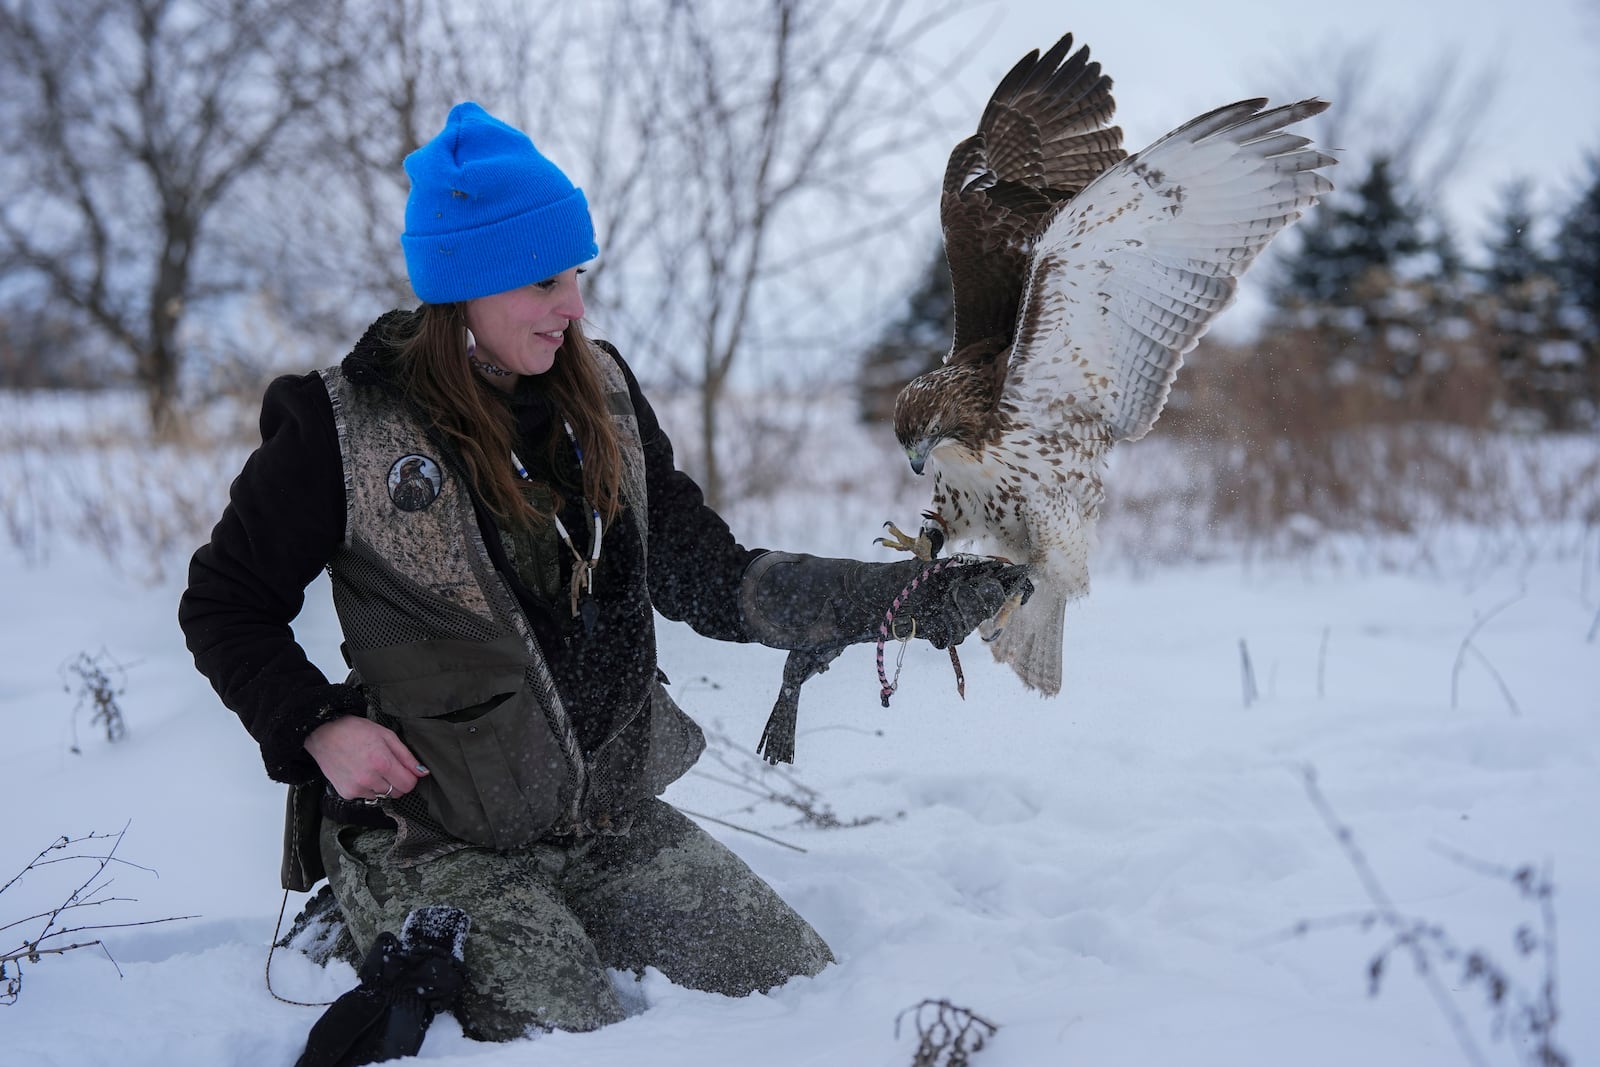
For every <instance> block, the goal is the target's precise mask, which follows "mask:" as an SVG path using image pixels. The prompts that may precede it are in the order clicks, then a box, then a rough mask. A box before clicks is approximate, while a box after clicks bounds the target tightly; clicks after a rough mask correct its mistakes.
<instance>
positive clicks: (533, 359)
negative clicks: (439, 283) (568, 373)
mask: <svg viewBox="0 0 1600 1067" xmlns="http://www.w3.org/2000/svg"><path fill="white" fill-rule="evenodd" d="M581 273H582V268H580V267H571V268H569V269H567V270H564V271H562V272H561V273H560V274H557V275H556V276H555V277H553V278H546V279H545V280H544V281H542V282H535V283H533V284H532V285H525V286H523V287H522V288H520V289H508V290H506V291H505V292H503V293H495V294H494V295H493V296H480V297H478V298H477V299H476V300H469V301H467V329H469V330H471V331H472V334H473V336H474V337H476V338H477V341H478V351H477V356H478V358H479V359H481V360H483V361H485V362H487V363H492V364H494V365H495V366H497V367H499V368H500V369H502V370H508V371H510V372H511V373H512V374H513V375H520V374H543V373H544V372H545V371H547V370H549V369H550V368H551V367H552V366H553V365H554V364H555V361H556V350H557V349H559V348H560V347H561V341H562V337H563V335H564V333H565V331H566V329H567V324H568V323H570V322H574V321H576V320H577V319H581V318H583V296H582V294H580V293H579V292H578V275H579V274H581ZM491 380H492V381H494V382H495V384H496V385H504V386H505V387H507V388H509V387H510V386H511V385H513V384H514V383H515V380H516V379H515V378H499V377H495V378H492V379H491Z"/></svg>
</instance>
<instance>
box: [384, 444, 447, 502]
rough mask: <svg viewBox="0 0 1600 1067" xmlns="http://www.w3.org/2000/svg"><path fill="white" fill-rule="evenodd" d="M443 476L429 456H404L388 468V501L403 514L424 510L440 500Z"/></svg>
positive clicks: (437, 465)
mask: <svg viewBox="0 0 1600 1067" xmlns="http://www.w3.org/2000/svg"><path fill="white" fill-rule="evenodd" d="M443 488H444V475H443V474H442V473H440V471H439V464H437V463H435V462H434V461H433V460H431V459H429V458H428V457H427V456H418V455H410V456H401V457H400V458H399V459H397V460H395V461H394V466H392V467H390V468H389V499H390V500H392V501H394V506H395V507H397V508H399V509H400V510H401V511H421V510H422V509H423V508H425V507H427V506H428V505H429V504H431V503H433V502H434V501H435V500H437V499H438V497H439V490H441V489H443Z"/></svg>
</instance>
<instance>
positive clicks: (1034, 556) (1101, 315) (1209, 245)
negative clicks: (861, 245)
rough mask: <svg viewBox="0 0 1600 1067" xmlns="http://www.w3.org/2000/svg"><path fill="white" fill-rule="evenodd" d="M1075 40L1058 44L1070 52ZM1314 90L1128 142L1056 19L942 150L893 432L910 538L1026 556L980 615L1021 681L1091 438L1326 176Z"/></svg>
mask: <svg viewBox="0 0 1600 1067" xmlns="http://www.w3.org/2000/svg"><path fill="white" fill-rule="evenodd" d="M1069 53H1070V54H1069ZM1327 106H1328V104H1327V102H1326V101H1323V100H1317V99H1310V100H1302V101H1300V102H1298V103H1294V104H1289V105H1287V106H1282V107H1273V108H1268V106H1267V101H1266V100H1264V99H1256V100H1244V101H1240V102H1239V103H1236V104H1229V105H1228V106H1226V107H1220V108H1217V109H1216V110H1215V111H1210V112H1207V113H1206V114H1204V115H1201V116H1199V117H1198V118H1195V119H1192V120H1190V121H1189V122H1187V123H1185V124H1183V125H1182V126H1180V127H1178V128H1177V129H1176V130H1174V131H1172V132H1171V133H1169V134H1167V135H1166V136H1165V137H1163V138H1161V139H1160V140H1158V141H1156V142H1155V143H1154V144H1152V145H1150V146H1149V147H1148V148H1146V149H1144V150H1143V151H1141V152H1136V153H1134V154H1133V155H1128V153H1127V152H1125V151H1124V150H1123V148H1122V131H1121V129H1120V128H1118V127H1115V126H1111V125H1109V123H1110V120H1111V115H1112V112H1113V110H1114V107H1115V104H1114V103H1113V100H1112V96H1111V79H1110V78H1109V77H1107V76H1105V75H1104V74H1102V73H1101V71H1100V64H1099V63H1095V62H1091V61H1090V59H1089V50H1088V48H1086V47H1085V48H1080V49H1079V50H1078V51H1077V52H1075V53H1074V52H1072V36H1071V35H1070V34H1068V35H1067V36H1065V37H1062V38H1061V40H1060V41H1058V42H1057V43H1056V45H1055V47H1053V48H1051V49H1050V50H1049V51H1048V52H1046V53H1045V54H1044V55H1043V57H1041V56H1040V55H1039V52H1038V51H1037V50H1035V51H1033V52H1030V53H1029V54H1028V55H1026V56H1024V57H1023V58H1022V59H1021V60H1020V61H1019V62H1018V63H1017V65H1016V66H1015V67H1013V68H1012V69H1011V71H1010V73H1008V74H1007V75H1006V76H1005V78H1003V79H1002V80H1001V82H1000V84H999V86H998V87H997V88H996V89H995V91H994V95H993V96H992V97H990V99H989V103H988V106H987V107H986V108H985V109H984V112H983V117H982V119H981V120H980V121H979V123H978V130H977V132H976V133H975V134H973V135H972V136H971V137H968V138H967V139H966V140H964V141H962V142H961V143H960V144H958V145H956V147H955V150H954V151H953V152H952V153H951V154H950V162H949V165H948V167H947V168H946V170H945V178H944V189H943V193H942V196H941V199H940V221H941V223H942V225H943V229H944V245H945V256H946V258H947V259H948V261H949V264H950V275H951V282H952V286H953V290H954V296H955V336H954V337H953V338H952V340H951V342H950V350H949V352H948V353H947V354H946V355H945V357H944V363H943V365H942V366H940V367H939V368H938V369H936V370H933V371H930V372H929V373H927V374H924V375H922V376H920V377H918V378H916V379H914V380H913V381H911V382H910V383H909V384H908V385H906V387H905V388H904V389H903V390H901V392H900V394H899V396H898V397H897V398H896V400H895V412H894V428H895V436H896V437H897V438H898V439H899V441H900V444H901V446H902V447H903V448H904V449H905V452H906V455H907V457H908V458H909V459H910V462H911V468H912V470H914V471H915V472H916V473H917V474H922V473H923V472H924V471H925V470H931V471H932V472H933V480H934V481H933V500H932V504H931V506H930V508H929V509H928V510H927V511H926V512H924V513H923V515H924V521H923V524H922V527H921V532H920V536H918V537H917V538H910V537H908V536H907V535H905V534H904V533H902V532H901V531H900V530H899V529H897V528H895V527H894V526H893V524H888V525H889V529H890V531H891V533H892V535H893V536H892V537H891V538H888V539H885V541H886V543H888V544H890V545H892V546H894V547H899V548H906V549H911V550H914V551H918V552H919V554H921V555H923V556H924V557H926V558H931V556H932V555H933V554H934V553H936V552H937V551H938V550H939V548H940V547H942V545H943V544H944V543H945V542H946V541H951V542H968V543H971V544H972V545H973V546H974V548H975V550H976V551H979V552H983V553H986V554H993V555H998V556H1002V557H1005V558H1007V559H1010V560H1011V561H1013V562H1018V563H1026V565H1027V566H1028V568H1029V577H1030V579H1031V580H1032V582H1033V593H1032V596H1031V597H1030V598H1028V600H1027V601H1026V603H1025V604H1011V605H1007V608H1006V609H1004V610H1002V612H1001V615H1000V616H998V617H997V618H996V620H994V622H993V623H992V624H990V626H989V627H988V628H987V629H986V630H985V632H984V636H985V638H986V639H989V640H990V642H991V644H990V648H991V649H992V651H993V652H994V655H995V658H996V659H998V660H1000V661H1002V662H1004V663H1008V664H1010V665H1011V667H1012V668H1013V669H1014V670H1015V671H1016V673H1017V675H1018V676H1019V677H1020V678H1021V679H1022V681H1023V682H1024V683H1025V684H1026V685H1028V686H1029V687H1030V688H1033V689H1036V690H1038V691H1039V692H1041V693H1043V694H1046V695H1053V694H1055V693H1057V692H1058V691H1059V690H1060V688H1061V652H1062V629H1063V623H1064V620H1065V615H1066V606H1067V604H1068V602H1069V601H1071V600H1073V599H1075V598H1077V597H1080V596H1083V595H1084V594H1085V593H1086V592H1087V591H1088V588H1089V571H1088V555H1089V549H1090V546H1091V544H1092V540H1093V534H1094V526H1095V522H1096V519H1097V518H1098V516H1099V514H1100V505H1101V501H1102V500H1103V499H1104V497H1105V490H1104V486H1103V483H1102V476H1103V474H1104V472H1105V468H1106V455H1107V453H1108V452H1109V450H1110V449H1111V447H1112V446H1113V445H1115V444H1116V443H1117V442H1119V441H1134V440H1138V439H1139V438H1140V437H1143V436H1144V435H1145V434H1146V433H1147V432H1149V430H1150V427H1151V426H1152V425H1153V424H1154V423H1155V421H1156V419H1157V417H1159V416H1160V414H1161V409H1162V406H1163V405H1164V404H1165V403H1166V399H1167V393H1168V391H1169V390H1170V389H1171V387H1172V382H1173V379H1174V377H1175V376H1176V375H1177V372H1178V367H1179V365H1180V364H1181V363H1182V362H1183V356H1184V354H1185V353H1187V352H1188V351H1189V350H1190V349H1192V348H1194V346H1195V344H1196V343H1197V342H1198V341H1199V339H1200V337H1201V335H1202V334H1204V333H1205V332H1206V330H1207V329H1209V328H1210V326H1211V323H1212V322H1213V321H1214V320H1215V319H1216V317H1217V315H1218V314H1219V313H1220V312H1221V311H1222V310H1223V309H1224V308H1226V307H1227V306H1228V305H1229V304H1230V303H1232V301H1233V298H1234V292H1235V289H1236V287H1237V285H1238V279H1239V277H1240V275H1242V274H1243V273H1244V271H1245V269H1246V268H1247V267H1249V266H1250V264H1251V262H1252V261H1254V259H1255V257H1256V255H1257V254H1258V253H1259V252H1260V251H1261V249H1263V248H1264V247H1266V245H1267V243H1268V242H1269V241H1271V240H1272V238H1273V237H1274V236H1275V235H1277V234H1278V233H1279V232H1280V231H1281V230H1282V229H1283V228H1284V227H1286V226H1288V225H1289V224H1290V223H1292V222H1294V221H1295V220H1296V219H1298V218H1299V217H1300V215H1301V213H1302V212H1304V211H1305V210H1306V209H1307V208H1309V207H1310V206H1311V205H1313V204H1314V203H1316V202H1317V199H1318V198H1319V197H1321V196H1323V195H1324V194H1326V193H1327V192H1329V191H1330V190H1331V189H1332V188H1333V186H1332V183H1330V182H1329V181H1328V179H1327V178H1326V177H1325V176H1324V175H1323V174H1322V173H1321V170H1322V168H1324V167H1327V166H1330V165H1332V164H1333V163H1334V162H1335V161H1334V159H1333V157H1331V156H1329V155H1327V154H1326V153H1323V152H1321V151H1318V150H1316V149H1315V148H1313V147H1312V146H1311V142H1310V140H1309V139H1307V138H1306V137H1303V136H1300V135H1298V134H1295V133H1292V132H1289V128H1290V127H1292V126H1293V125H1295V124H1296V123H1298V122H1300V121H1302V120H1304V119H1306V118H1308V117H1310V116H1312V115H1315V114H1318V113H1319V112H1321V111H1323V110H1324V109H1325V108H1326V107H1327Z"/></svg>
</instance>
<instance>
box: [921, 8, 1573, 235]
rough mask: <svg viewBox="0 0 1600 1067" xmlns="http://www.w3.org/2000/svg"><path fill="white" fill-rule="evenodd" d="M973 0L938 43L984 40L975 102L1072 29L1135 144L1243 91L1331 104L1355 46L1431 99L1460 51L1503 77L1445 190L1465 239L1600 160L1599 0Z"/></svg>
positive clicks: (1465, 66) (1382, 74)
mask: <svg viewBox="0 0 1600 1067" xmlns="http://www.w3.org/2000/svg"><path fill="white" fill-rule="evenodd" d="M975 7H976V10H975V11H974V12H972V13H969V14H963V15H962V16H960V17H958V18H957V19H956V20H955V22H954V23H952V24H951V26H950V27H947V32H948V34H949V36H948V38H940V39H939V40H940V43H939V45H938V47H939V48H940V49H942V48H943V47H945V45H944V43H943V42H944V40H946V39H949V40H950V46H951V47H959V41H960V40H961V39H962V38H963V37H965V38H967V39H976V40H978V41H979V42H980V44H979V48H978V51H977V53H976V55H975V57H974V59H973V62H972V63H971V65H970V67H969V68H968V69H967V70H966V71H965V72H964V73H963V79H964V80H965V81H968V82H970V84H971V85H972V87H973V92H974V95H975V96H977V97H978V98H979V101H980V103H981V100H982V99H983V98H984V97H985V96H986V95H987V93H988V91H989V90H991V89H992V88H993V86H994V84H995V83H996V82H997V81H998V80H999V78H1000V76H1001V75H1003V74H1004V73H1005V71H1006V70H1007V69H1008V68H1009V66H1010V65H1011V64H1012V63H1013V62H1015V61H1016V60H1017V58H1019V57H1020V56H1021V55H1022V54H1023V53H1025V52H1027V51H1028V50H1029V49H1031V48H1035V47H1045V46H1048V45H1049V44H1051V43H1053V42H1054V41H1055V39H1056V38H1057V37H1058V36H1060V34H1061V33H1063V32H1067V31H1070V32H1072V34H1073V36H1074V37H1075V39H1076V41H1077V43H1079V44H1087V45H1089V47H1090V51H1091V54H1092V55H1093V56H1094V58H1095V59H1097V60H1099V61H1100V62H1101V64H1102V66H1103V67H1104V69H1105V72H1106V73H1107V74H1110V75H1111V76H1112V78H1113V79H1114V80H1115V82H1116V99H1117V105H1118V107H1117V121H1118V122H1119V123H1120V124H1121V125H1122V127H1123V130H1124V131H1125V133H1126V140H1127V144H1128V147H1129V148H1130V149H1132V148H1138V147H1142V146H1143V145H1145V144H1148V143H1149V142H1150V141H1152V140H1154V139H1155V138H1156V137H1159V136H1160V135H1161V134H1163V133H1165V132H1167V131H1168V130H1169V129H1172V128H1173V127H1175V126H1177V125H1179V124H1181V123H1182V122H1184V121H1185V120H1187V119H1189V118H1191V117H1193V116H1194V115H1197V114H1199V113H1201V112H1204V111H1207V110H1210V109H1211V108H1213V107H1216V106H1218V105H1220V104H1224V103H1228V102H1230V101H1232V100H1235V99H1239V98H1242V97H1248V96H1270V97H1274V98H1277V97H1280V96H1283V95H1286V94H1289V93H1293V94H1295V95H1297V96H1312V95H1320V96H1325V97H1331V96H1332V95H1333V92H1334V88H1335V87H1334V86H1331V85H1327V84H1320V83H1321V82H1326V81H1327V80H1329V79H1328V78H1327V77H1326V71H1322V72H1319V71H1318V69H1317V67H1318V65H1319V63H1330V64H1331V62H1332V57H1334V56H1336V55H1338V54H1339V53H1340V52H1341V51H1343V50H1347V49H1348V48H1349V47H1351V46H1360V45H1363V44H1370V45H1372V46H1373V48H1374V50H1375V54H1374V59H1373V69H1374V71H1375V72H1377V74H1378V77H1379V78H1380V79H1381V83H1380V84H1381V85H1382V86H1383V88H1384V89H1386V90H1387V91H1388V92H1390V93H1393V94H1395V98H1396V100H1397V101H1404V102H1406V103H1409V102H1410V101H1412V100H1414V99H1415V98H1416V97H1417V95H1418V94H1419V93H1420V92H1421V91H1423V90H1424V87H1425V84H1426V81H1427V78H1426V75H1427V73H1428V72H1430V71H1434V70H1436V69H1437V63H1438V62H1439V59H1440V57H1441V56H1447V55H1452V54H1454V55H1456V56H1458V57H1459V64H1460V68H1461V69H1462V70H1463V71H1464V72H1492V73H1494V74H1495V75H1496V79H1495V85H1496V88H1495V92H1494V96H1493V99H1492V103H1491V106H1490V107H1489V108H1488V113H1487V114H1486V115H1485V116H1484V119H1483V125H1482V134H1481V137H1480V140H1479V145H1478V148H1477V150H1476V152H1475V153H1474V154H1473V155H1471V156H1470V157H1469V158H1468V159H1467V161H1466V162H1465V163H1464V165H1463V166H1462V167H1461V169H1460V172H1459V174H1458V176H1457V177H1456V178H1455V179H1454V181H1453V183H1452V185H1451V186H1450V187H1449V188H1448V190H1447V192H1448V198H1447V206H1448V207H1449V208H1450V209H1451V211H1452V214H1453V216H1454V219H1455V222H1456V223H1457V225H1458V226H1460V227H1461V228H1462V229H1463V230H1464V231H1465V232H1464V233H1463V236H1464V237H1466V236H1468V234H1470V233H1472V232H1475V231H1477V230H1478V229H1479V228H1480V227H1481V225H1482V219H1483V217H1484V216H1485V215H1486V214H1487V213H1488V211H1489V209H1490V206H1491V205H1492V204H1493V203H1494V199H1495V193H1496V191H1497V190H1498V189H1499V187H1500V186H1502V185H1503V184H1504V183H1505V182H1507V181H1509V180H1510V179H1512V178H1514V177H1518V176H1527V177H1530V178H1532V179H1534V181H1535V186H1536V191H1537V192H1538V193H1539V194H1541V195H1543V196H1546V197H1555V198H1561V197H1563V196H1564V195H1570V192H1571V191H1572V190H1573V189H1575V188H1576V186H1577V183H1578V180H1579V176H1580V174H1581V173H1582V169H1583V167H1582V164H1583V160H1584V158H1585V154H1586V153H1589V154H1593V153H1596V152H1600V0H1337V2H1333V3H1323V4H1316V5H1310V4H1297V3H1294V2H1293V0H1195V2H1184V3H1177V2H1172V0H1145V2H1142V3H1135V2H1127V3H1123V2H1117V0H1101V2H1100V3H1062V2H1059V0H1057V2H1050V0H994V2H991V3H988V4H977V5H975ZM1319 73H1320V74H1322V75H1323V76H1321V77H1319ZM1373 99H1374V100H1375V101H1376V100H1381V99H1382V97H1381V96H1380V95H1379V94H1373ZM1334 103H1335V106H1337V105H1338V101H1337V100H1335V101H1334ZM976 118H977V116H976V113H974V116H973V120H974V123H975V122H976ZM1335 147H1337V146H1335ZM1337 177H1339V175H1336V178H1337ZM1344 177H1346V178H1348V175H1345V176H1344Z"/></svg>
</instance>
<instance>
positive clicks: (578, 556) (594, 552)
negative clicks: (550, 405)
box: [511, 418, 604, 628]
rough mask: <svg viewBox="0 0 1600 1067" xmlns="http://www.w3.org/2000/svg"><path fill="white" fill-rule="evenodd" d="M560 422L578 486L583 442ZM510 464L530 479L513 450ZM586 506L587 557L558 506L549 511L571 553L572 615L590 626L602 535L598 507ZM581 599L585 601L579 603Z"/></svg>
mask: <svg viewBox="0 0 1600 1067" xmlns="http://www.w3.org/2000/svg"><path fill="white" fill-rule="evenodd" d="M561 426H562V428H563V429H564V430H566V431H567V440H568V441H570V442H572V451H573V453H574V454H575V455H576V456H577V457H578V484H579V485H580V486H581V485H582V484H583V446H581V445H579V444H578V435H577V434H576V433H574V432H573V431H572V423H570V422H568V421H567V420H566V419H565V418H563V419H562V420H561ZM511 465H512V466H513V467H515V468H516V469H517V477H519V478H521V479H522V480H523V481H525V482H531V481H533V478H532V476H531V475H529V474H528V468H527V467H525V466H523V463H522V460H521V459H519V458H517V453H516V451H515V450H513V451H512V453H511ZM584 503H585V504H588V501H584ZM588 507H589V514H590V516H591V518H592V519H593V521H594V534H593V536H592V537H591V539H590V541H589V546H590V547H589V557H588V558H587V559H585V558H584V555H583V553H582V552H579V551H578V546H577V545H576V544H575V543H573V540H572V535H571V534H569V533H567V527H566V525H565V524H564V523H563V522H562V521H561V512H560V509H559V508H557V509H555V510H554V511H553V512H552V514H551V518H553V519H554V520H555V524H556V533H558V534H560V535H561V540H562V541H563V542H565V543H566V546H567V549H568V550H569V551H570V552H571V553H572V614H573V615H574V616H578V615H580V614H581V615H582V617H583V620H584V625H585V627H586V628H592V626H593V619H592V617H591V614H590V611H589V610H588V609H590V608H591V607H592V604H591V603H590V602H588V601H587V598H588V597H589V596H590V595H592V594H593V593H594V571H595V567H596V566H598V565H599V563H600V541H601V538H602V537H603V535H604V527H603V526H602V524H601V522H600V509H599V508H597V507H595V506H594V505H593V504H588ZM580 599H582V600H583V601H584V603H582V604H581V605H580ZM580 609H582V610H580Z"/></svg>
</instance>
